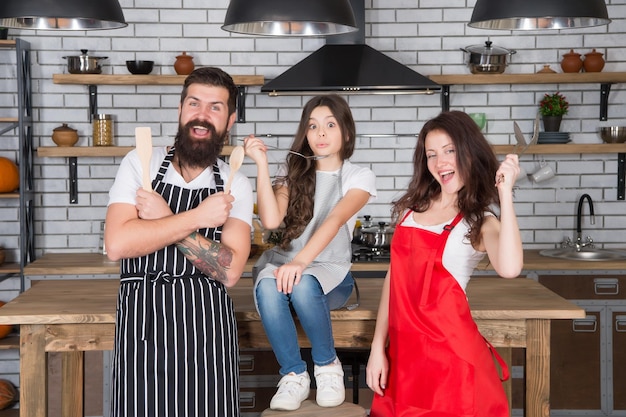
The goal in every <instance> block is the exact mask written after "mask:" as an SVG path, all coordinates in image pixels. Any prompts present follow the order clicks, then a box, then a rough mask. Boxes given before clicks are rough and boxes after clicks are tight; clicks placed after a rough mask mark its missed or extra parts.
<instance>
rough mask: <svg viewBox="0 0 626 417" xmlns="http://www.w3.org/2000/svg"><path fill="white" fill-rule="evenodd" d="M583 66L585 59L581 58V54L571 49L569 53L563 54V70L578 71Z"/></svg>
mask: <svg viewBox="0 0 626 417" xmlns="http://www.w3.org/2000/svg"><path fill="white" fill-rule="evenodd" d="M582 67H583V60H582V59H581V58H580V54H579V53H577V52H574V50H573V49H570V50H569V52H568V53H566V54H563V60H562V61H561V69H562V70H563V72H578V71H580V70H581V69H582Z"/></svg>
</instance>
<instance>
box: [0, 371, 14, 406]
mask: <svg viewBox="0 0 626 417" xmlns="http://www.w3.org/2000/svg"><path fill="white" fill-rule="evenodd" d="M18 399H19V398H18V393H17V389H15V386H14V385H13V383H11V381H9V380H7V379H0V410H4V409H5V408H9V407H10V406H12V405H13V404H15V402H16V401H17V400H18Z"/></svg>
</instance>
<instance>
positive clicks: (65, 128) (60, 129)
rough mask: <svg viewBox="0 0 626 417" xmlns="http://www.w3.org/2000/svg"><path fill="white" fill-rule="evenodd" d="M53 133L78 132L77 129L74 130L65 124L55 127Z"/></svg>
mask: <svg viewBox="0 0 626 417" xmlns="http://www.w3.org/2000/svg"><path fill="white" fill-rule="evenodd" d="M52 131H53V132H76V129H72V128H71V127H69V126H68V125H67V123H63V124H62V125H61V126H59V127H55V128H54V129H52Z"/></svg>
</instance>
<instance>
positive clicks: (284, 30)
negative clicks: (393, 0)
mask: <svg viewBox="0 0 626 417" xmlns="http://www.w3.org/2000/svg"><path fill="white" fill-rule="evenodd" d="M222 29H224V30H226V31H229V32H238V33H245V34H248V35H269V36H326V35H334V34H340V33H348V32H354V31H356V30H358V28H357V27H356V21H355V18H354V12H353V11H352V6H350V1H349V0H231V2H230V5H229V6H228V11H227V12H226V18H225V19H224V25H223V26H222Z"/></svg>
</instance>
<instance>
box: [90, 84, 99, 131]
mask: <svg viewBox="0 0 626 417" xmlns="http://www.w3.org/2000/svg"><path fill="white" fill-rule="evenodd" d="M96 114H98V86H97V85H94V84H89V122H90V123H91V122H92V121H93V116H94V115H96Z"/></svg>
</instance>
